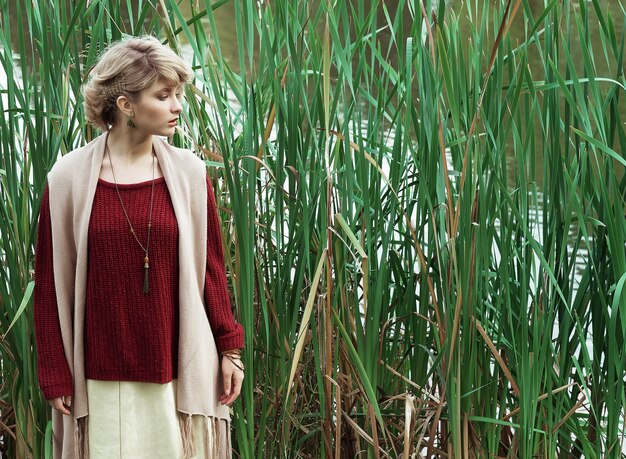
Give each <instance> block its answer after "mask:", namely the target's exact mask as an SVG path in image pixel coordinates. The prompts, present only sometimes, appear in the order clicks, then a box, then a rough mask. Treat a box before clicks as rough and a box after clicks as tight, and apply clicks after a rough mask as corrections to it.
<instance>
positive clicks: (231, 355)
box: [220, 349, 244, 371]
mask: <svg viewBox="0 0 626 459" xmlns="http://www.w3.org/2000/svg"><path fill="white" fill-rule="evenodd" d="M220 355H221V356H222V357H223V358H226V359H228V360H230V363H232V364H233V365H234V366H235V368H237V369H238V370H240V371H243V370H244V368H243V362H242V361H241V349H229V350H227V351H222V352H221V353H220Z"/></svg>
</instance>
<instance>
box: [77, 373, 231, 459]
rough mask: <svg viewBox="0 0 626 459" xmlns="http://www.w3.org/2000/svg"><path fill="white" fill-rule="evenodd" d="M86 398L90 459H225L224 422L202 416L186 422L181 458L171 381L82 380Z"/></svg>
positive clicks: (227, 435)
mask: <svg viewBox="0 0 626 459" xmlns="http://www.w3.org/2000/svg"><path fill="white" fill-rule="evenodd" d="M87 394H88V403H89V416H87V423H88V424H87V431H88V434H87V436H88V441H89V458H90V459H116V458H119V459H144V458H145V459H155V458H164V459H165V458H167V459H178V458H180V459H183V458H185V457H186V458H194V459H200V458H211V459H214V458H219V459H222V458H224V459H230V457H231V450H230V431H229V430H230V429H229V424H228V421H226V420H219V419H215V420H213V419H211V418H206V417H203V416H193V417H192V418H191V419H192V423H193V430H192V431H193V440H192V442H191V444H192V445H193V446H192V447H191V449H188V451H187V452H186V454H185V450H184V448H183V440H182V437H183V435H184V433H182V432H183V431H184V427H183V426H182V425H181V424H182V423H184V421H181V420H180V419H179V414H178V412H177V411H176V381H175V380H174V381H172V382H170V383H168V384H152V383H140V382H127V381H96V380H92V379H88V380H87ZM218 449H219V455H216V454H215V452H216V450H218ZM209 452H212V454H209Z"/></svg>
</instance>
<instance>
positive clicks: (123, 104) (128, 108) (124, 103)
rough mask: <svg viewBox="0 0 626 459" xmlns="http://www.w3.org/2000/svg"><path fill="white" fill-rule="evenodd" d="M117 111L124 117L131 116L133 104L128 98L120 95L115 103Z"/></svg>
mask: <svg viewBox="0 0 626 459" xmlns="http://www.w3.org/2000/svg"><path fill="white" fill-rule="evenodd" d="M115 105H117V108H118V110H119V111H120V112H121V113H122V114H124V115H125V116H133V104H132V102H131V101H130V99H129V98H128V97H126V96H125V95H121V96H119V97H118V98H117V100H116V101H115Z"/></svg>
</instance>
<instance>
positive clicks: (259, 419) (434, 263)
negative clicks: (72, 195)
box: [0, 0, 626, 458]
mask: <svg viewBox="0 0 626 459" xmlns="http://www.w3.org/2000/svg"><path fill="white" fill-rule="evenodd" d="M260 3H261V4H260V5H257V3H256V2H250V1H244V2H241V1H233V0H231V1H229V0H223V1H217V2H210V1H208V0H206V1H204V2H203V1H193V2H182V3H181V4H178V2H177V3H175V2H171V1H159V2H143V1H139V2H122V1H119V0H118V1H108V2H104V1H91V2H86V1H82V2H77V1H70V0H66V1H56V2H33V3H27V4H24V5H23V6H21V7H20V8H17V7H16V6H15V4H14V3H11V4H8V3H7V2H6V0H5V1H0V21H1V22H2V31H1V32H0V37H1V38H2V48H1V50H0V58H1V60H2V66H3V69H4V72H5V73H6V74H7V84H6V87H3V88H2V90H1V91H2V92H1V95H2V97H3V98H2V100H1V102H0V103H1V104H2V106H1V107H0V108H1V110H2V112H3V117H2V118H1V119H0V158H1V166H0V169H1V171H0V183H1V188H0V194H1V195H2V203H3V204H2V206H0V208H1V209H2V219H1V223H0V224H1V225H2V226H0V234H1V235H2V245H1V246H0V250H1V252H0V253H1V254H2V262H3V269H2V270H1V271H0V272H1V277H0V279H1V282H0V292H1V295H2V296H1V303H0V304H1V307H2V314H0V324H1V328H0V329H1V330H2V334H1V335H0V343H1V344H2V345H1V346H0V359H1V360H2V362H3V366H2V374H1V377H0V379H1V381H2V384H1V385H0V421H1V422H2V424H0V429H2V430H1V431H2V434H0V435H2V436H3V441H4V443H3V445H2V448H4V451H5V452H6V454H7V455H11V457H12V456H13V455H17V456H18V457H27V456H29V455H32V456H34V457H49V453H50V451H49V448H50V438H49V435H50V427H49V422H48V419H49V409H48V407H47V406H46V404H45V402H44V401H43V400H42V399H41V396H40V395H39V393H38V390H37V383H36V372H35V362H34V356H33V352H32V346H33V336H32V310H31V307H30V304H31V303H30V301H31V295H32V287H33V283H32V251H33V244H34V238H35V228H36V216H37V212H38V205H39V200H40V196H41V191H42V189H43V186H44V182H45V174H46V172H47V171H48V170H49V169H50V167H51V166H52V164H53V163H54V161H55V159H56V158H57V156H58V154H59V153H61V154H63V153H65V152H67V151H69V150H71V149H72V148H74V147H75V146H77V145H80V144H83V143H84V142H85V141H87V140H89V139H91V138H92V137H93V136H94V135H96V133H95V132H94V131H93V130H92V129H90V128H88V127H86V126H85V123H84V118H83V116H82V107H81V96H80V85H81V83H82V81H83V79H84V78H85V75H86V72H87V70H88V69H89V68H90V67H91V65H93V63H94V61H95V58H96V56H97V53H98V52H99V51H100V50H101V49H102V48H103V47H104V46H105V45H106V43H108V42H109V41H110V40H113V39H117V38H119V37H121V36H122V35H123V34H141V33H151V34H155V35H157V36H159V37H161V38H162V39H163V40H164V41H166V42H167V43H168V44H169V45H170V46H172V47H173V48H175V49H177V50H181V49H182V48H181V46H182V45H183V44H187V46H188V48H187V49H188V50H189V53H190V56H191V57H190V59H191V60H192V64H193V66H194V70H195V71H196V75H197V78H196V81H195V82H194V85H193V87H189V88H188V89H187V93H186V96H187V97H186V101H187V102H186V107H185V115H184V117H185V126H184V127H183V129H182V130H181V132H180V133H179V134H177V135H176V136H175V138H174V141H175V142H176V143H177V144H179V145H184V146H188V147H193V148H195V149H196V150H197V151H198V152H199V153H200V154H202V155H203V156H204V158H205V159H206V160H207V165H208V167H209V171H210V173H211V176H212V177H213V179H214V185H215V187H216V195H217V197H218V200H219V204H220V209H221V217H222V223H223V230H224V236H225V237H224V240H225V244H226V250H225V254H226V264H227V268H228V272H229V276H230V281H231V284H232V286H233V307H234V310H235V314H236V316H237V318H238V319H239V320H240V321H241V323H242V324H243V326H244V328H245V330H246V349H245V353H244V362H245V365H246V370H247V371H246V379H245V381H244V388H243V393H242V397H241V398H240V400H239V401H238V402H237V403H236V405H235V407H234V416H233V424H234V427H235V430H234V436H233V439H234V442H235V445H236V452H237V454H238V455H239V456H241V457H246V458H252V457H268V458H274V457H322V456H323V457H336V458H339V457H342V458H343V457H357V456H358V457H361V456H363V457H365V456H367V457H376V458H378V457H406V458H408V457H413V456H412V455H424V456H428V457H455V458H460V457H496V456H498V457H511V458H513V457H521V458H530V457H590V458H591V457H598V458H600V457H622V456H623V454H622V452H621V451H622V447H623V445H622V443H623V441H624V440H623V439H624V406H625V403H626V400H625V399H624V393H625V392H624V371H625V367H626V361H625V359H626V357H625V356H624V353H623V351H622V350H623V348H624V336H625V333H626V312H625V310H624V307H625V306H626V304H625V303H626V294H624V292H623V290H624V284H625V283H626V254H625V252H624V247H625V244H626V226H625V218H624V209H625V206H624V195H625V192H626V175H625V174H624V166H625V165H626V160H625V159H624V152H625V151H626V135H625V130H624V122H625V119H624V116H625V113H624V108H623V107H624V102H623V100H621V99H623V97H624V89H625V84H626V81H625V78H624V70H623V69H624V62H623V54H624V39H625V38H624V37H625V35H624V23H625V22H626V15H625V13H624V8H623V5H622V3H621V2H615V3H616V4H612V5H613V6H612V8H610V9H609V8H608V7H607V2H606V1H604V2H601V1H600V0H592V1H591V2H578V1H576V2H574V1H570V0H565V1H557V0H553V1H546V2H545V5H544V7H543V8H541V9H539V10H538V9H537V6H536V5H535V3H536V2H530V1H529V0H511V1H507V0H502V1H500V2H490V1H479V0H470V1H468V2H465V3H461V2H458V4H457V3H456V2H452V3H451V4H445V3H444V2H443V1H442V2H434V1H432V2H431V1H424V3H422V2H420V1H407V0H398V1H397V3H394V4H391V3H390V2H382V1H376V0H372V1H368V2H366V1H364V0H354V1H352V2H338V1H328V0H327V1H318V2H290V1H286V0H276V1H272V2H260ZM220 9H222V10H220ZM224 9H228V11H229V12H230V16H229V18H230V20H229V21H228V23H226V24H225V23H224V20H223V17H224V16H223V15H218V13H220V12H221V11H224ZM9 13H11V14H9ZM468 24H469V25H468ZM226 27H228V28H231V27H232V28H234V30H235V31H236V49H237V52H236V56H235V57H234V58H233V57H232V56H230V55H227V53H226V51H225V48H224V47H223V46H222V41H221V37H222V35H221V34H223V30H224V28H226ZM596 29H597V33H596V32H595V30H596ZM513 32H515V33H513ZM520 37H521V38H520ZM593 37H595V38H593ZM25 88H26V89H25ZM233 99H234V100H235V101H236V102H233ZM581 260H582V261H581ZM46 435H47V436H46Z"/></svg>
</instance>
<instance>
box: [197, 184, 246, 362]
mask: <svg viewBox="0 0 626 459" xmlns="http://www.w3.org/2000/svg"><path fill="white" fill-rule="evenodd" d="M207 192H208V196H207V262H206V277H205V285H204V295H205V302H206V311H207V316H208V318H209V323H210V324H211V330H212V331H213V337H214V338H215V344H216V345H217V351H218V352H223V351H227V350H230V349H241V348H243V345H244V344H243V327H242V326H241V324H239V323H237V322H236V321H235V318H234V317H233V312H232V310H231V307H230V298H229V296H228V286H227V283H226V269H225V267H224V255H223V252H222V237H221V233H220V221H219V217H218V215H217V205H216V202H215V196H214V193H213V185H212V184H211V182H210V180H209V178H208V176H207Z"/></svg>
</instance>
